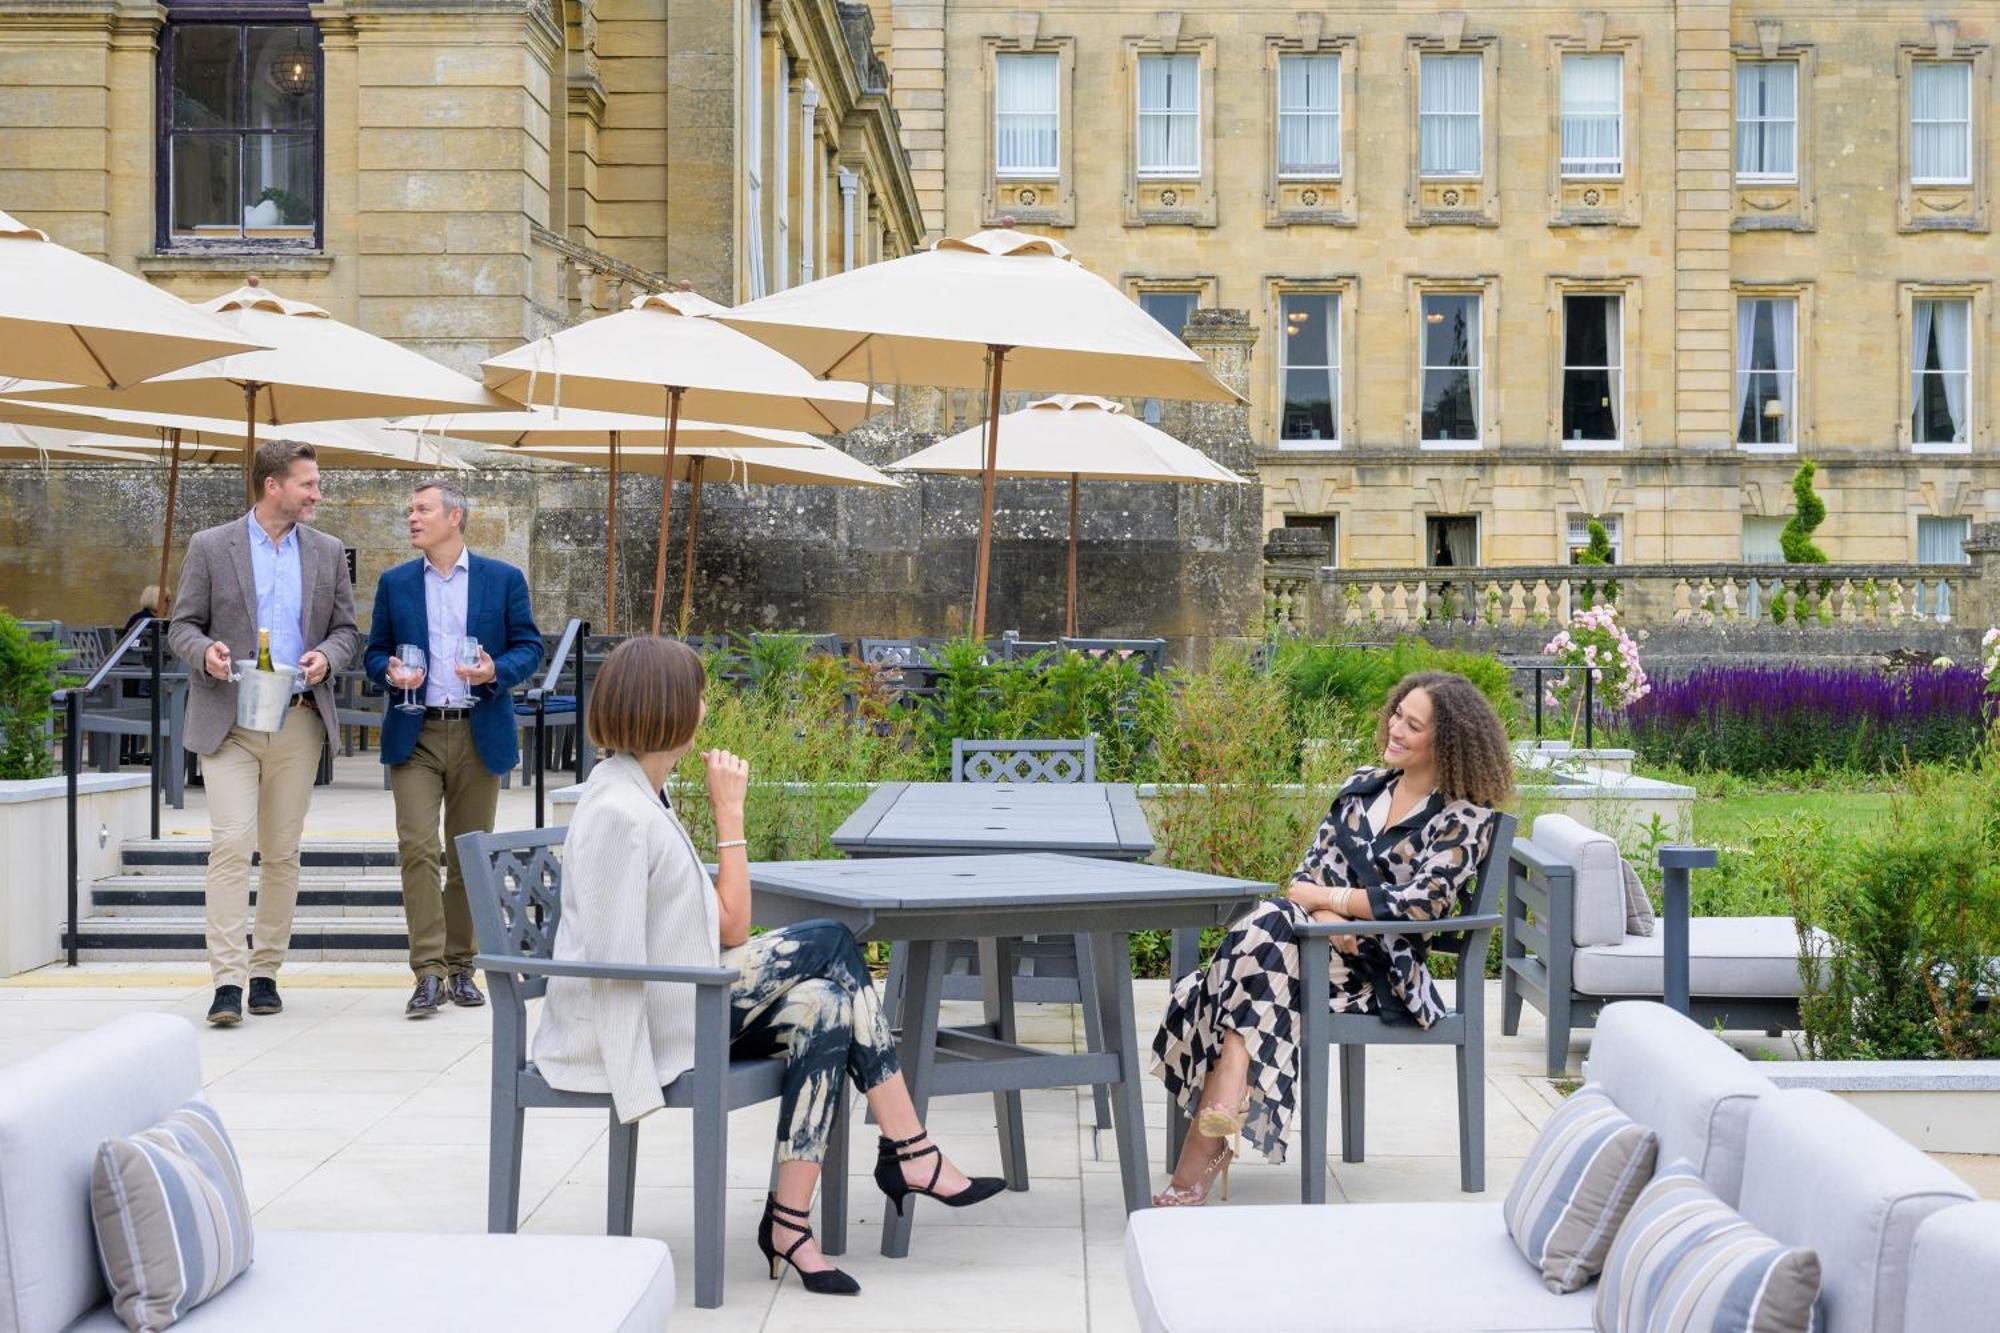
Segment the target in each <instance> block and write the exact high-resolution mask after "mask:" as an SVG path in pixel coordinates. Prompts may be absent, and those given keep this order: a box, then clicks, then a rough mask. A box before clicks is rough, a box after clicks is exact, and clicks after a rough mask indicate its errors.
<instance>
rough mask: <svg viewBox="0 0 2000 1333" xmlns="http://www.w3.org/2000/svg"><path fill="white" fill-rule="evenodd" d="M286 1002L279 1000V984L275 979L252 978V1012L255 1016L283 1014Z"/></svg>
mask: <svg viewBox="0 0 2000 1333" xmlns="http://www.w3.org/2000/svg"><path fill="white" fill-rule="evenodd" d="M284 1009H285V1002H284V1001H283V1000H281V999H279V998H278V982H277V979H276V978H274V977H252V978H250V1012H251V1013H253V1014H277V1013H283V1012H284Z"/></svg>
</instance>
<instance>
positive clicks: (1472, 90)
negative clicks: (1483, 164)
mask: <svg viewBox="0 0 2000 1333" xmlns="http://www.w3.org/2000/svg"><path fill="white" fill-rule="evenodd" d="M1417 84H1418V86H1417V130H1418V141H1419V142H1418V169H1419V170H1420V171H1421V172H1422V173H1423V174H1425V175H1427V176H1477V175H1478V174H1479V111H1480V108H1479V57H1478V56H1464V55H1456V56H1425V57H1423V60H1422V62H1421V64H1420V66H1419V73H1418V79H1417Z"/></svg>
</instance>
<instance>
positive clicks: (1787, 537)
mask: <svg viewBox="0 0 2000 1333" xmlns="http://www.w3.org/2000/svg"><path fill="white" fill-rule="evenodd" d="M1817 470H1818V469H1817V468H1816V467H1815V465H1814V464H1813V461H1812V460H1811V459H1810V458H1808V459H1806V460H1805V461H1803V462H1801V463H1800V464H1799V470H1798V471H1797V472H1794V473H1793V474H1792V501H1793V504H1794V506H1795V507H1794V509H1793V511H1792V516H1791V517H1790V518H1788V519H1786V520H1785V526H1784V529H1783V530H1782V531H1781V532H1779V533H1778V546H1779V548H1780V549H1781V550H1782V551H1783V552H1784V555H1785V563H1786V564H1791V565H1823V564H1825V563H1826V552H1825V551H1822V550H1820V549H1819V547H1817V546H1815V545H1814V544H1813V540H1812V535H1813V530H1814V529H1815V528H1817V527H1819V525H1820V524H1822V523H1824V522H1825V521H1826V501H1824V500H1822V499H1820V498H1819V492H1818V491H1815V490H1814V489H1813V473H1814V472H1816V471H1817Z"/></svg>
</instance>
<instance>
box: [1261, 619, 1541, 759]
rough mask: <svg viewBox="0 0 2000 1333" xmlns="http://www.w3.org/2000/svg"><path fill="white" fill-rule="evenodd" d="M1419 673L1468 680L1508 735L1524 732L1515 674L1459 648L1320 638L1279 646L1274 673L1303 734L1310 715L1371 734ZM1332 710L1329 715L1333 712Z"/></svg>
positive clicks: (1495, 660)
mask: <svg viewBox="0 0 2000 1333" xmlns="http://www.w3.org/2000/svg"><path fill="white" fill-rule="evenodd" d="M1417 671H1450V672H1454V673H1456V674H1457V675H1461V676H1464V677H1465V678H1466V679H1467V680H1470V681H1471V682H1472V683H1473V684H1474V685H1477V686H1478V687H1479V690H1480V693H1482V694H1484V695H1485V696H1486V697H1487V698H1488V699H1489V700H1491V701H1492V704H1493V707H1494V710H1495V711H1496V712H1498V713H1499V714H1500V720H1501V722H1502V723H1504V724H1505V725H1506V727H1507V730H1508V732H1509V734H1515V733H1518V731H1519V730H1520V706H1519V704H1518V703H1517V702H1516V700H1515V698H1514V688H1513V684H1514V679H1513V678H1514V673H1513V672H1512V671H1511V670H1509V669H1508V667H1507V666H1506V664H1504V663H1503V662H1501V661H1500V660H1499V659H1498V658H1495V657H1492V656H1489V655H1488V654H1485V653H1474V652H1466V651H1464V650H1462V649H1458V648H1441V647H1438V646H1436V645H1434V644H1431V643H1428V642H1426V641H1424V640H1423V639H1417V638H1406V639H1402V640H1399V641H1398V642H1396V643H1395V644H1393V645H1391V646H1389V647H1387V648H1363V647H1359V646H1356V645H1354V644H1347V643H1340V642H1336V641H1329V640H1318V639H1291V640H1287V641H1285V642H1283V643H1281V644H1280V645H1279V647H1278V649H1277V652H1276V654H1275V656H1274V660H1273V663H1272V674H1273V675H1275V676H1277V677H1278V678H1279V679H1280V680H1282V681H1283V682H1284V685H1285V689H1286V692H1287V695H1288V697H1289V699H1290V701H1291V709H1292V716H1293V719H1294V721H1295V722H1296V723H1298V724H1299V726H1300V728H1301V730H1300V732H1299V734H1300V735H1312V734H1315V733H1312V732H1309V731H1306V730H1304V729H1303V728H1304V724H1305V722H1306V719H1307V717H1308V716H1311V715H1315V714H1316V715H1317V716H1318V718H1319V719H1320V720H1322V721H1323V720H1324V719H1325V718H1327V717H1329V716H1334V717H1339V716H1347V717H1349V718H1351V719H1357V720H1356V721H1352V722H1350V726H1353V727H1361V726H1362V725H1363V724H1364V723H1365V730H1366V731H1367V732H1368V733H1369V734H1371V735H1372V734H1373V731H1374V725H1375V717H1376V715H1377V714H1379V713H1380V712H1381V711H1382V705H1383V704H1384V703H1385V702H1386V701H1387V700H1388V698H1389V691H1390V690H1391V689H1393V688H1395V685H1396V682H1397V681H1399V680H1401V679H1402V678H1403V677H1405V676H1407V675H1409V674H1411V673H1412V672H1417ZM1329 709H1330V710H1331V711H1329Z"/></svg>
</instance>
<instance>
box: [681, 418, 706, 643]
mask: <svg viewBox="0 0 2000 1333" xmlns="http://www.w3.org/2000/svg"><path fill="white" fill-rule="evenodd" d="M706 462H707V460H706V459H704V458H701V457H700V456H696V457H694V458H693V459H690V460H689V463H688V519H687V529H688V532H687V557H686V559H685V560H684V561H683V562H682V567H681V619H680V632H681V633H682V634H686V633H687V632H688V626H689V625H690V624H691V623H693V616H694V541H695V534H696V533H697V532H699V531H700V530H701V481H702V471H703V467H704V464H705V463H706Z"/></svg>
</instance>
